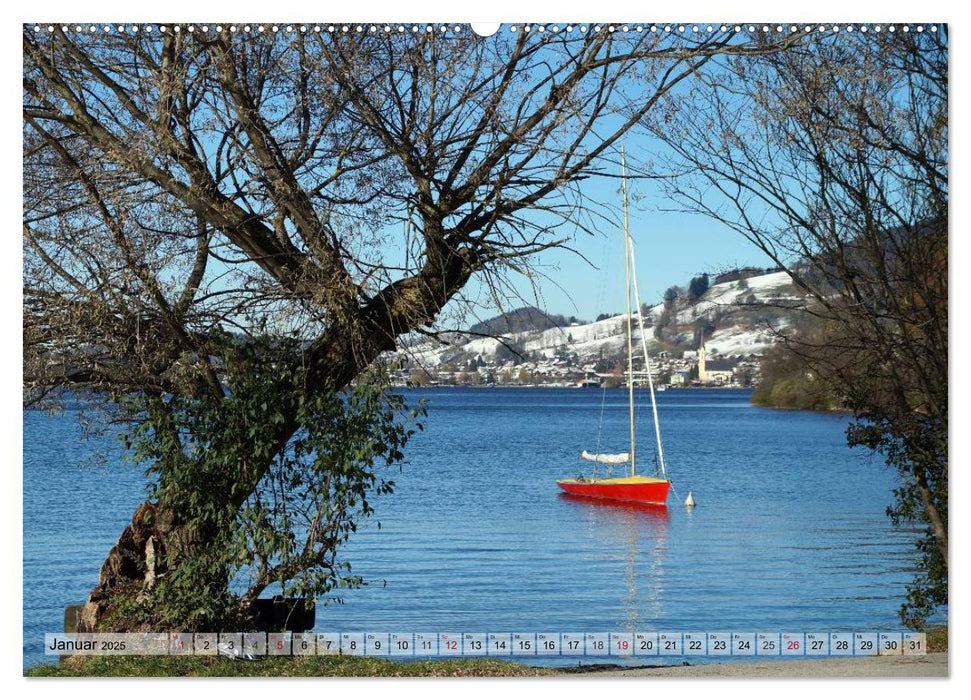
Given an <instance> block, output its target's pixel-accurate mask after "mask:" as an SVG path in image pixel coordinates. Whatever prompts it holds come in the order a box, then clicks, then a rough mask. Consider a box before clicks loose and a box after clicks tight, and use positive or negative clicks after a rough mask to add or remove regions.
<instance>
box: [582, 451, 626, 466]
mask: <svg viewBox="0 0 971 700" xmlns="http://www.w3.org/2000/svg"><path fill="white" fill-rule="evenodd" d="M580 456H581V457H583V458H584V459H587V460H590V461H591V462H600V463H601V464H627V463H628V462H629V461H630V452H622V453H621V454H617V455H592V454H590V453H589V452H587V451H586V450H584V451H583V452H582V453H580Z"/></svg>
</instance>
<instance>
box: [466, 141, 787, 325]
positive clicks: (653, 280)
mask: <svg viewBox="0 0 971 700" xmlns="http://www.w3.org/2000/svg"><path fill="white" fill-rule="evenodd" d="M625 143H626V146H627V149H628V152H629V153H631V152H633V153H634V154H637V153H641V154H643V153H645V152H646V151H645V147H647V149H648V150H653V151H655V152H656V151H657V150H658V148H659V147H658V146H657V144H656V142H655V141H654V139H653V138H651V137H648V136H645V135H643V134H636V133H631V134H630V136H629V138H628V139H627V140H626V142H625ZM629 158H630V160H629V163H628V167H630V166H631V165H632V164H633V165H636V163H637V159H638V155H634V156H633V157H630V156H629ZM631 161H633V163H632V162H631ZM654 172H656V171H654ZM618 174H619V173H618ZM583 194H584V196H589V197H590V198H591V199H592V200H596V201H599V202H603V203H604V204H606V205H608V206H609V207H611V211H610V212H609V213H610V214H611V215H612V216H613V218H614V223H612V224H609V223H607V222H603V223H602V224H600V225H599V226H598V231H597V234H596V235H591V234H590V233H588V232H585V231H579V230H578V231H571V230H570V228H568V227H566V226H564V227H563V228H562V229H561V231H560V232H559V234H558V236H557V237H560V236H566V235H568V234H572V235H571V241H570V243H569V244H568V245H569V246H570V247H571V248H573V249H575V252H574V251H571V250H567V249H562V250H551V251H547V252H545V253H542V254H540V255H538V256H536V257H535V258H533V260H532V263H533V266H534V268H535V270H536V271H537V272H539V273H542V274H541V276H537V277H534V278H533V279H532V280H530V279H527V278H525V277H523V276H521V275H518V274H516V273H510V277H509V280H510V282H511V283H512V285H513V287H514V288H515V289H516V290H517V291H518V293H519V295H520V296H521V297H522V299H521V300H517V299H512V298H511V299H503V300H502V307H503V308H502V310H503V311H510V310H512V309H515V308H517V307H519V306H522V305H524V304H530V305H534V306H537V307H539V308H541V309H543V310H545V311H547V312H549V313H553V314H562V315H564V316H567V317H569V316H576V317H577V318H579V319H583V320H588V321H592V320H593V319H595V318H596V317H597V315H599V314H600V313H622V311H623V308H624V277H623V275H624V267H623V265H624V258H623V255H624V249H623V232H622V226H621V221H622V219H621V201H622V197H621V191H620V181H619V179H616V178H608V177H600V178H591V179H590V180H587V181H585V182H584V183H583ZM628 197H629V219H630V230H631V236H632V238H633V240H634V247H635V255H636V263H637V273H638V286H639V288H640V293H641V297H642V298H641V301H642V302H648V303H651V304H653V303H656V302H659V301H660V300H661V298H662V295H663V294H664V290H665V289H667V288H668V287H670V286H672V285H682V286H684V285H687V283H688V281H689V280H690V279H691V277H693V276H695V275H697V274H700V273H702V272H708V273H718V272H722V271H724V270H726V269H730V268H733V267H736V266H756V267H770V266H773V265H774V263H773V262H772V261H771V260H770V259H769V258H768V256H766V255H765V253H763V252H762V251H760V250H759V249H758V248H756V247H755V246H754V245H753V244H751V243H750V242H749V241H747V240H746V239H745V238H743V237H742V236H741V235H740V234H739V233H737V232H735V231H733V230H731V229H729V228H728V227H727V226H725V225H724V224H723V223H720V222H718V221H715V220H714V219H712V218H710V217H708V216H704V215H701V214H696V213H691V212H685V211H682V210H681V208H680V207H679V205H678V203H677V202H675V201H673V200H672V199H670V196H669V195H668V194H666V193H665V192H664V191H663V188H662V187H661V186H660V185H659V184H658V183H656V182H652V181H649V180H636V179H631V180H629V181H628ZM534 287H535V291H534ZM467 296H468V297H470V298H472V299H474V300H476V301H478V302H479V303H481V304H482V308H479V309H478V310H477V312H476V316H477V317H478V319H479V320H483V319H485V318H489V317H490V316H493V315H496V314H497V313H499V311H498V310H497V307H496V304H495V303H494V302H493V301H492V299H491V296H490V295H489V294H488V293H487V292H486V290H485V289H484V284H483V282H482V281H481V279H479V280H474V281H473V283H472V284H471V285H470V287H469V289H468V294H467ZM474 320H475V319H471V321H472V322H474Z"/></svg>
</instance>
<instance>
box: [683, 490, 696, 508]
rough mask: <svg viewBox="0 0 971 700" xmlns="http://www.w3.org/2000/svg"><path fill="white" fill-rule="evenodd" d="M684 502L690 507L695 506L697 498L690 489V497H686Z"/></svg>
mask: <svg viewBox="0 0 971 700" xmlns="http://www.w3.org/2000/svg"><path fill="white" fill-rule="evenodd" d="M684 504H685V505H686V506H688V508H694V507H695V499H694V498H693V497H692V496H691V492H690V491H688V497H687V498H686V499H684Z"/></svg>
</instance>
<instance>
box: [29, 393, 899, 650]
mask: <svg viewBox="0 0 971 700" xmlns="http://www.w3.org/2000/svg"><path fill="white" fill-rule="evenodd" d="M409 393H410V394H412V395H414V396H418V395H421V396H424V397H425V398H426V399H427V400H428V405H429V416H428V422H427V428H426V430H425V431H424V432H423V433H419V434H418V435H416V436H415V438H414V439H413V441H412V442H411V443H410V444H409V446H408V449H407V454H408V463H407V464H406V465H405V466H404V468H403V469H402V471H401V472H400V473H390V472H389V474H388V475H389V476H391V477H392V478H394V480H395V481H396V483H397V487H396V490H395V493H394V494H392V495H390V496H383V497H380V498H376V499H375V500H374V505H375V506H376V509H377V519H378V520H380V522H381V526H382V527H381V528H380V529H378V528H377V527H376V526H375V523H373V522H372V523H371V524H370V525H368V526H366V527H363V528H361V529H360V530H359V532H358V533H357V535H356V536H355V537H354V538H353V539H352V542H351V544H350V546H349V547H348V549H347V558H348V559H349V560H350V561H351V562H352V563H353V564H354V572H355V573H356V574H360V575H362V576H364V577H365V578H366V579H369V580H371V581H372V584H371V585H370V586H368V587H365V588H362V589H358V590H353V591H349V592H346V593H345V594H344V601H345V602H344V603H343V604H332V605H328V606H326V607H320V606H319V607H318V609H317V627H316V629H317V630H318V631H338V630H340V631H352V630H353V631H381V632H426V631H427V632H454V633H459V632H498V631H502V632H608V631H625V630H626V631H630V630H634V629H636V630H658V631H675V632H679V631H687V632H691V631H696V632H697V631H700V632H704V631H731V630H736V631H754V632H758V631H780V630H781V631H791V632H802V631H854V630H898V629H900V622H899V620H898V618H897V609H898V607H899V605H900V603H901V600H902V596H903V589H904V584H905V583H906V582H907V581H909V579H910V578H911V568H910V567H911V566H912V562H913V545H912V543H913V540H914V537H915V535H914V533H913V532H908V531H902V530H898V529H895V528H893V527H892V526H891V525H890V523H889V521H888V519H887V517H886V515H885V510H886V507H887V505H888V504H889V503H891V501H892V498H893V497H892V493H891V490H892V488H893V485H894V481H895V475H894V473H893V472H892V471H890V470H889V469H887V468H886V467H885V466H883V464H882V463H881V462H880V461H879V459H877V458H874V457H871V456H869V455H868V454H867V453H866V452H864V451H859V450H850V449H849V448H847V447H846V444H845V437H844V430H845V428H846V424H847V421H848V419H847V418H845V417H843V416H837V415H822V414H815V413H808V412H787V411H774V410H769V409H762V408H757V407H753V406H751V405H750V404H749V393H748V392H744V391H731V390H669V391H666V392H663V393H660V394H658V405H659V408H658V410H659V413H660V416H661V423H662V431H663V434H664V447H665V455H666V458H667V464H668V469H669V476H670V477H671V480H672V483H673V490H672V493H671V494H670V496H669V498H668V505H667V507H666V508H663V507H647V508H644V507H641V508H638V507H630V506H624V505H605V504H603V503H597V502H590V501H577V500H571V499H569V498H567V497H565V496H562V495H560V494H559V491H558V489H557V487H556V484H555V481H556V479H558V478H562V477H571V476H575V475H576V474H577V473H578V472H579V470H580V469H584V470H586V469H588V467H587V466H586V465H587V464H588V463H584V465H581V464H579V460H578V458H577V456H578V454H579V453H580V451H581V450H583V449H586V450H589V451H591V452H593V451H595V450H596V449H597V441H598V432H599V426H600V423H601V413H603V429H602V433H600V435H599V438H600V449H601V451H603V452H622V451H626V449H627V445H626V435H627V424H626V420H627V419H626V415H627V399H626V392H625V391H624V390H615V391H614V390H612V391H607V392H606V394H605V393H604V392H601V391H599V390H591V389H587V390H579V389H576V390H571V389H451V388H442V389H423V390H421V391H420V392H417V391H415V392H409ZM641 398H642V399H644V398H645V397H641ZM638 413H639V422H640V424H642V425H643V430H640V429H639V432H640V437H639V443H638V445H639V450H640V452H639V454H640V455H642V456H643V457H644V460H645V461H644V464H645V466H648V460H649V455H650V454H653V451H652V450H651V443H652V441H653V432H652V430H651V428H650V409H649V406H645V405H643V403H642V404H641V405H640V406H639V408H638ZM23 429H24V664H25V666H31V665H35V664H37V663H41V662H43V661H44V657H43V655H42V651H43V650H42V643H43V634H44V632H55V631H60V630H61V629H63V607H64V606H65V605H66V604H69V603H74V602H80V601H82V600H83V599H84V598H85V596H86V595H87V593H88V592H89V591H90V589H91V588H92V586H93V585H94V583H95V582H96V581H97V575H98V568H99V566H100V564H101V562H102V560H103V558H104V556H105V554H106V553H107V551H108V549H109V548H110V547H111V545H112V544H113V543H114V541H115V539H116V538H117V537H118V535H119V534H120V532H121V530H122V528H123V527H124V526H125V524H126V523H127V522H128V521H129V520H130V517H131V513H132V511H133V509H134V507H135V506H136V505H137V504H138V503H139V502H140V501H141V500H142V498H143V495H144V491H143V479H142V477H141V476H140V475H139V474H138V473H137V472H136V471H135V470H134V469H133V468H131V467H130V466H125V465H119V464H114V465H113V466H109V467H98V466H92V464H91V455H92V454H93V453H95V452H96V451H97V449H98V448H99V446H101V445H102V444H103V443H100V442H99V441H98V440H89V441H84V440H82V439H81V432H80V429H79V427H78V425H77V421H76V416H75V414H74V413H73V412H71V411H68V412H66V413H64V414H60V415H58V416H53V417H52V416H48V415H46V414H41V413H33V412H30V413H25V414H24V423H23ZM642 471H645V469H642ZM689 490H690V491H691V492H693V495H694V498H695V500H696V501H697V503H698V505H697V507H696V508H694V509H692V510H689V509H686V508H684V507H683V506H682V505H681V503H682V502H683V501H684V498H685V497H686V496H687V493H688V491H689ZM681 660H682V657H678V658H677V659H674V660H669V661H670V662H673V663H680V661H681ZM588 661H589V662H594V661H597V659H592V658H590V659H588ZM640 661H641V662H643V660H640ZM661 661H662V662H663V661H664V659H663V658H662V659H661ZM541 662H542V663H554V662H550V661H541ZM568 663H574V664H575V663H576V660H572V661H568Z"/></svg>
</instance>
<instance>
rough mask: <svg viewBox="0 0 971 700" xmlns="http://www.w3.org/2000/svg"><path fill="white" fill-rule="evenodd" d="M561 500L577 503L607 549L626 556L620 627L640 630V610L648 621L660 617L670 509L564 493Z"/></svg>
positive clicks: (580, 514)
mask: <svg viewBox="0 0 971 700" xmlns="http://www.w3.org/2000/svg"><path fill="white" fill-rule="evenodd" d="M559 498H560V499H561V500H564V501H570V502H571V503H573V504H576V510H575V511H574V512H575V517H576V518H578V519H581V518H582V519H585V520H586V521H587V522H588V523H589V527H590V528H591V529H592V530H595V531H600V532H602V533H603V535H604V537H605V543H604V544H605V546H609V545H613V547H616V548H617V550H618V551H619V552H621V553H622V554H626V556H624V557H623V562H624V566H623V581H624V587H625V589H626V595H625V597H624V617H623V621H622V624H621V626H622V628H623V629H624V631H627V632H635V631H637V630H638V629H640V628H639V627H638V622H639V621H640V619H641V614H640V612H641V610H643V611H645V613H647V616H648V619H657V618H658V617H660V615H661V596H660V589H661V585H660V583H661V580H662V569H663V566H664V556H665V540H666V538H667V529H668V527H667V526H668V518H669V514H668V508H667V506H666V505H663V504H658V503H637V502H635V501H611V500H607V499H598V498H587V497H584V496H577V495H575V494H571V493H561V494H559ZM642 552H643V556H642V554H641V553H642ZM639 572H640V573H639ZM638 588H640V591H641V595H640V596H638Z"/></svg>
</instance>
